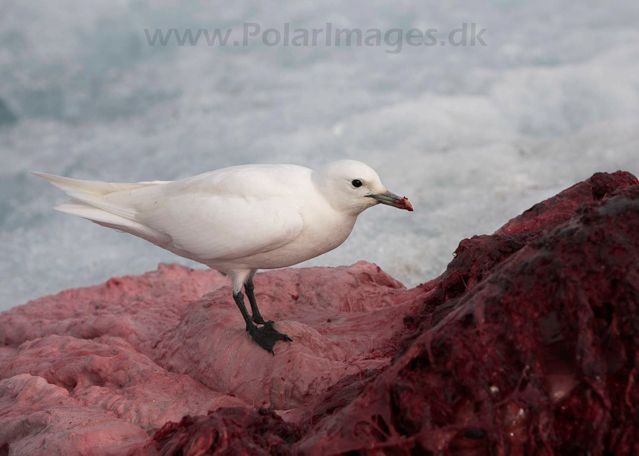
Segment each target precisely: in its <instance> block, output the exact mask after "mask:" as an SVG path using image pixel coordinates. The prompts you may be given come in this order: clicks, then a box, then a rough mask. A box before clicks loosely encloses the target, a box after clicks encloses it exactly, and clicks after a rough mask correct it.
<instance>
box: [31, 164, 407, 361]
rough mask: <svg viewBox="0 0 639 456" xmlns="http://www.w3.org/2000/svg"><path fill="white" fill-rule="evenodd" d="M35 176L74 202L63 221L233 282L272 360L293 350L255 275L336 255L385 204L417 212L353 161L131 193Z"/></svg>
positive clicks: (246, 171)
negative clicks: (145, 245)
mask: <svg viewBox="0 0 639 456" xmlns="http://www.w3.org/2000/svg"><path fill="white" fill-rule="evenodd" d="M33 174H35V175H36V176H39V177H42V178H44V179H47V180H48V181H50V182H51V183H52V184H53V185H55V186H56V187H58V188H60V189H62V190H64V191H65V192H66V193H67V194H68V195H69V196H71V197H72V198H73V199H72V200H71V201H69V202H66V203H63V204H60V205H58V206H56V207H55V209H57V210H58V211H61V212H66V213H68V214H73V215H77V216H79V217H83V218H85V219H88V220H91V221H92V222H95V223H97V224H99V225H102V226H106V227H108V228H113V229H116V230H119V231H124V232H126V233H130V234H133V235H134V236H138V237H140V238H142V239H145V240H147V241H149V242H152V243H153V244H155V245H157V246H159V247H162V248H164V249H166V250H169V251H171V252H173V253H175V254H177V255H180V256H183V257H185V258H190V259H191V260H195V261H198V262H200V263H203V264H205V265H207V266H209V267H211V268H213V269H216V270H218V271H220V272H222V273H224V274H227V275H228V276H229V277H230V278H231V280H232V282H233V299H234V301H235V303H236V304H237V306H238V307H239V309H240V312H242V317H243V318H244V321H245V322H246V331H248V332H249V334H250V335H251V337H252V338H253V340H254V341H255V342H257V343H258V344H259V345H260V346H261V347H262V348H264V349H265V350H267V351H269V352H271V353H274V352H273V346H274V345H275V343H276V342H277V341H278V340H285V341H289V342H290V341H292V340H291V338H289V337H288V336H287V335H285V334H282V333H280V332H278V331H277V330H276V329H275V328H274V327H273V322H272V321H265V320H264V318H262V315H261V314H260V311H259V309H258V307H257V302H256V300H255V294H254V287H253V280H252V279H253V276H254V275H255V273H256V271H257V270H258V269H274V268H282V267H286V266H292V265H294V264H297V263H301V262H302V261H305V260H308V259H311V258H314V257H316V256H318V255H321V254H323V253H326V252H328V251H329V250H333V249H334V248H336V247H337V246H339V245H340V244H342V242H344V241H345V240H346V238H347V237H348V235H349V234H350V233H351V231H352V229H353V225H354V224H355V221H356V220H357V216H358V215H359V214H360V213H361V212H362V211H364V210H365V209H367V208H369V207H372V206H375V205H377V204H379V203H382V204H388V205H390V206H394V207H397V208H400V209H406V210H408V211H412V210H413V208H412V206H411V204H410V203H409V202H408V200H407V199H406V198H405V197H404V198H400V197H399V196H397V195H395V194H393V193H391V192H389V191H388V190H386V187H384V185H383V184H382V182H381V180H380V178H379V176H378V175H377V173H376V172H375V171H374V170H373V169H371V168H370V167H368V166H367V165H365V164H364V163H361V162H357V161H354V160H342V161H337V162H334V163H330V164H329V165H327V166H325V167H324V168H323V169H321V170H319V171H313V170H311V169H308V168H305V167H302V166H296V165H243V166H233V167H230V168H224V169H219V170H216V171H211V172H208V173H204V174H200V175H197V176H193V177H189V178H186V179H181V180H177V181H173V182H170V181H154V182H138V183H130V184H124V183H108V182H99V181H84V180H77V179H70V178H67V177H61V176H55V175H52V174H45V173H33ZM242 286H244V289H245V291H246V294H247V296H248V299H249V302H250V304H251V310H252V316H251V315H249V313H248V311H247V310H246V307H245V305H244V295H243V294H242ZM257 325H260V326H257Z"/></svg>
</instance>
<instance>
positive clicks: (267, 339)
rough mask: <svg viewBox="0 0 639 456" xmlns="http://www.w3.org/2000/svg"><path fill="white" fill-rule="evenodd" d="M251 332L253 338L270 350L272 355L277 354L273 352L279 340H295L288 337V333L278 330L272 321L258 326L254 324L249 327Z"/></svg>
mask: <svg viewBox="0 0 639 456" xmlns="http://www.w3.org/2000/svg"><path fill="white" fill-rule="evenodd" d="M248 332H249V334H250V335H251V337H252V338H253V340H254V341H255V342H256V343H257V344H258V345H259V346H260V347H262V348H263V349H264V350H266V351H268V352H270V353H271V354H272V355H275V352H273V347H274V346H275V343H276V342H277V341H278V340H283V341H286V342H293V339H291V338H290V337H288V336H287V335H286V334H282V333H281V332H278V331H277V330H276V329H275V328H274V327H273V322H272V321H267V322H266V323H265V324H264V326H262V327H261V328H260V327H257V326H254V327H252V328H249V329H248Z"/></svg>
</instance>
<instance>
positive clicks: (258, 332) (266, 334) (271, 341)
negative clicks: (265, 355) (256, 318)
mask: <svg viewBox="0 0 639 456" xmlns="http://www.w3.org/2000/svg"><path fill="white" fill-rule="evenodd" d="M247 293H248V291H247ZM233 300H234V301H235V304H237V307H239V309H240V312H242V317H244V321H245V322H246V330H247V331H248V332H249V334H250V335H251V337H252V338H253V340H254V341H255V342H257V344H258V345H259V346H260V347H262V348H263V349H264V350H266V351H268V352H270V353H271V354H272V355H275V353H274V352H273V347H274V346H275V342H277V341H278V340H285V341H288V342H293V339H291V338H290V337H288V336H287V335H286V334H282V333H280V332H278V331H277V330H276V329H275V328H273V322H272V321H269V322H267V323H265V324H264V326H263V327H261V328H258V327H257V326H255V324H254V323H253V321H252V320H251V317H250V315H249V313H248V311H247V310H246V306H245V305H244V295H243V294H242V293H241V292H239V293H233Z"/></svg>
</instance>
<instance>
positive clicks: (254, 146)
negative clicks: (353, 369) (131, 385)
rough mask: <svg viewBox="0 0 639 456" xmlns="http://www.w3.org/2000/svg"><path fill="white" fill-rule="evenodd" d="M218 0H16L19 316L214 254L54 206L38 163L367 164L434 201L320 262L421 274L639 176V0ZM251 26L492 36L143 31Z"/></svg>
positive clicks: (5, 211)
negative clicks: (576, 193)
mask: <svg viewBox="0 0 639 456" xmlns="http://www.w3.org/2000/svg"><path fill="white" fill-rule="evenodd" d="M205 3H207V2H198V1H182V2H178V1H177V0H175V1H174V0H162V1H161V0H148V1H139V0H128V1H127V0H119V1H113V0H93V1H92V2H77V1H71V0H55V1H49V2H39V3H34V2H21V1H19V0H0V11H2V14H1V15H0V100H1V101H3V102H4V103H3V104H4V105H6V107H7V108H8V109H9V110H10V111H12V112H13V113H14V114H15V115H16V116H17V117H18V118H19V120H18V122H17V123H10V122H5V123H4V125H0V163H1V166H0V310H1V309H6V308H10V307H12V306H14V305H17V304H21V303H23V302H25V301H26V300H29V299H32V298H35V297H37V296H41V295H43V294H47V293H52V292H57V291H59V290H62V289H65V288H69V287H75V286H81V285H87V284H92V283H97V282H100V281H103V280H105V279H107V278H109V277H111V276H114V275H125V274H134V273H141V272H143V271H147V270H151V269H154V268H155V267H156V266H157V263H158V262H174V261H177V262H179V263H181V264H186V265H191V266H196V264H195V263H191V262H188V261H186V260H183V259H181V258H179V257H176V256H174V255H172V254H171V253H169V252H166V251H163V250H161V249H158V248H157V247H155V246H153V245H150V244H147V243H145V242H144V241H142V240H139V239H136V238H134V237H132V236H128V235H124V234H119V233H116V232H113V231H110V230H107V229H105V228H102V227H99V226H97V225H93V224H91V223H89V222H87V221H84V220H81V219H78V218H75V217H70V216H65V215H64V214H59V213H57V212H54V211H52V210H51V206H53V205H54V204H56V203H59V202H62V201H64V200H65V196H64V195H63V194H62V192H59V191H57V190H56V189H55V188H53V187H51V186H50V185H49V184H47V183H46V182H44V181H40V180H38V179H36V178H35V177H32V176H31V175H29V174H28V171H29V170H38V171H45V172H49V173H54V174H62V175H65V176H70V177H76V178H86V179H100V180H110V181H120V182H126V181H138V180H156V179H160V180H168V179H175V178H179V177H185V176H189V175H192V174H196V173H200V172H203V171H207V170H211V169H215V168H219V167H225V166H230V165H234V164H243V163H296V164H301V165H305V166H309V167H314V166H317V165H320V164H322V163H325V162H328V161H331V160H335V159H341V158H353V159H357V160H361V161H364V162H365V163H367V164H369V165H371V166H372V167H373V168H375V169H376V170H377V171H378V172H379V174H380V176H381V177H382V179H383V181H384V183H385V184H386V186H387V187H388V188H389V189H390V190H391V191H394V192H395V193H398V194H400V195H406V196H407V197H409V199H410V201H411V202H412V203H413V206H414V207H415V212H412V213H408V212H405V211H397V210H393V209H391V208H388V207H376V208H373V209H371V210H369V211H366V212H365V213H364V214H362V216H361V217H360V220H359V222H358V224H357V225H356V227H355V230H354V232H353V234H352V235H351V237H350V238H349V239H348V240H347V241H346V243H345V244H344V245H342V246H341V247H339V248H338V249H336V250H334V251H333V252H330V253H328V254H326V255H324V256H321V257H319V258H316V259H314V260H311V261H309V262H307V263H304V264H302V266H309V265H339V264H350V263H354V262H355V261H357V260H360V259H365V260H367V261H371V262H375V263H377V264H378V265H379V266H380V267H382V268H383V269H384V270H385V271H387V272H389V273H390V274H391V275H393V276H394V277H396V278H397V279H399V280H401V281H402V282H404V283H405V284H406V285H409V286H411V285H415V284H417V283H420V282H424V281H426V280H429V279H431V278H433V277H435V276H437V275H438V274H439V273H441V272H442V271H443V269H444V268H445V266H446V264H447V263H448V262H449V261H450V259H451V253H452V252H453V250H454V249H455V247H456V246H457V243H458V242H459V241H460V240H461V239H462V238H464V237H468V236H471V235H473V234H483V233H490V232H492V231H494V230H495V229H497V228H498V227H499V226H501V225H503V224H504V223H505V222H506V221H507V220H508V219H510V218H511V217H513V216H515V215H517V214H519V213H520V212H522V211H523V210H525V209H526V208H528V207H530V206H531V205H532V204H534V203H536V202H538V201H540V200H542V199H544V198H547V197H549V196H551V195H553V194H555V193H557V192H558V191H560V190H561V189H563V188H566V187H568V186H570V185H572V184H573V183H575V182H577V181H580V180H582V179H585V178H587V177H589V176H590V175H591V174H592V173H594V172H596V171H615V170H617V169H625V170H627V171H630V172H633V173H635V174H637V173H639V29H638V28H637V27H636V24H637V23H639V3H637V2H634V1H627V2H607V3H602V2H591V1H588V2H577V1H569V2H562V3H556V2H552V1H545V0H544V1H539V2H524V1H506V0H496V1H493V2H490V3H482V4H479V3H473V4H471V3H463V2H458V1H445V2H436V3H435V2H434V3H433V4H430V5H426V4H423V3H422V2H419V3H417V2H414V3H413V2H408V1H392V2H391V1H374V2H371V1H366V2H364V1H360V0H357V1H349V2H348V3H347V4H342V5H341V6H340V7H336V6H333V5H331V4H330V3H325V2H310V1H298V2H294V3H290V4H284V3H281V2H279V3H275V2H273V1H261V2H259V3H258V2H257V1H249V0H245V1H236V2H232V3H231V2H215V3H214V4H213V3H211V5H213V6H205V5H204V4H205ZM245 22H255V23H258V24H260V26H261V28H262V30H264V29H266V28H269V27H273V28H277V29H279V30H282V29H283V24H284V23H285V22H290V23H291V28H294V27H307V28H319V27H324V26H325V24H326V23H327V22H331V23H332V24H333V26H334V27H346V28H354V27H360V28H362V29H367V28H380V29H382V30H388V29H391V28H402V29H404V30H408V29H410V28H413V27H414V28H420V29H422V30H426V29H429V28H437V29H439V30H440V31H442V35H441V36H442V37H443V36H445V35H446V34H447V33H448V32H449V31H450V30H453V29H455V28H457V27H459V26H460V24H461V23H463V22H467V23H469V22H474V23H476V24H477V28H478V29H481V28H486V29H487V31H486V32H485V34H484V35H483V38H484V40H485V41H486V43H487V45H486V46H485V47H481V46H475V47H471V46H467V47H451V46H435V47H410V46H406V45H404V46H403V49H402V51H401V52H399V53H397V54H389V53H387V52H386V48H385V47H384V46H381V47H372V48H369V47H356V46H351V47H347V46H341V47H336V46H331V47H326V46H324V45H319V46H317V47H303V48H300V47H292V46H288V47H285V46H275V47H268V46H265V45H263V44H261V43H260V41H259V39H257V40H255V41H252V42H251V44H250V45H249V46H247V47H244V46H237V47H235V46H227V47H219V46H215V47H209V46H206V45H205V44H202V43H201V44H199V45H198V46H194V47H190V46H184V47H178V46H177V45H169V46H166V47H161V46H154V47H150V46H148V44H147V41H146V38H145V36H144V32H143V30H144V29H145V28H148V29H151V30H153V29H155V28H163V29H168V28H179V29H181V30H183V29H184V28H186V27H190V28H193V29H197V28H208V29H213V28H216V27H219V28H228V27H232V28H235V29H236V31H238V33H241V28H242V24H243V23H245ZM0 117H2V116H0ZM4 118H6V116H4ZM1 121H2V118H0V122H1ZM198 267H199V266H198Z"/></svg>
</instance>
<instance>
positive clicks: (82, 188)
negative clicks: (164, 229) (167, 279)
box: [32, 172, 170, 245]
mask: <svg viewBox="0 0 639 456" xmlns="http://www.w3.org/2000/svg"><path fill="white" fill-rule="evenodd" d="M32 174H34V175H35V176H38V177H42V178H43V179H46V180H48V181H49V182H51V183H52V184H53V185H55V186H56V187H58V188H59V189H61V190H63V191H64V192H65V193H66V194H67V195H69V196H71V197H72V198H73V199H72V200H71V201H68V202H66V203H62V204H59V205H58V206H56V207H55V208H54V209H56V210H57V211H60V212H64V213H67V214H71V215H76V216H78V217H82V218H85V219H87V220H91V221H92V222H94V223H97V224H98V225H102V226H106V227H108V228H112V229H115V230H118V231H124V232H127V233H130V234H133V235H135V236H138V237H141V238H143V239H146V240H147V241H150V242H153V243H154V244H158V245H162V244H165V243H166V242H169V241H170V237H169V236H167V235H165V234H163V233H160V232H158V231H156V230H154V229H153V228H150V227H148V226H146V225H144V224H142V223H140V222H139V221H137V220H135V218H136V210H135V208H133V207H128V206H127V205H123V204H114V203H113V202H110V201H107V198H105V197H106V196H107V195H110V194H112V193H116V192H120V191H123V190H135V189H138V188H142V187H148V186H154V185H159V184H164V183H166V182H163V181H156V182H138V183H130V184H129V183H110V182H101V181H86V180H79V179H71V178H69V177H62V176H56V175H53V174H46V173H36V172H33V173H32Z"/></svg>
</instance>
